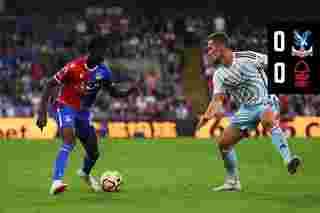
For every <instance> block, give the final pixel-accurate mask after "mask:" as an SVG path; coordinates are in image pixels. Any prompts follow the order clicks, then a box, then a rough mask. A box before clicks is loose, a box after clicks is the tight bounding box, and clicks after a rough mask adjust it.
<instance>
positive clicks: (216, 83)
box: [212, 68, 226, 95]
mask: <svg viewBox="0 0 320 213" xmlns="http://www.w3.org/2000/svg"><path fill="white" fill-rule="evenodd" d="M212 83H213V95H217V94H225V93H226V91H225V88H224V85H223V84H224V76H223V75H222V72H221V69H220V68H219V69H217V70H216V71H215V73H214V75H213V79H212Z"/></svg>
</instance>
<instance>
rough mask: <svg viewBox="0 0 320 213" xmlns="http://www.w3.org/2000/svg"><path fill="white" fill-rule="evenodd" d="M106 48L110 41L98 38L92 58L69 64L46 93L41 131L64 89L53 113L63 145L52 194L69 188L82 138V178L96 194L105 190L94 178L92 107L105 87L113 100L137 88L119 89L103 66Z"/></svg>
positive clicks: (95, 148) (91, 49)
mask: <svg viewBox="0 0 320 213" xmlns="http://www.w3.org/2000/svg"><path fill="white" fill-rule="evenodd" d="M106 49H107V43H106V40H105V39H104V38H103V37H95V38H94V39H93V40H92V41H91V42H90V44H89V47H88V51H89V53H88V55H87V56H84V57H80V58H78V59H75V60H73V61H71V62H70V63H68V64H66V65H65V66H64V67H63V69H62V70H60V71H59V72H57V73H56V74H55V75H54V76H53V78H51V79H50V80H49V81H48V82H47V84H46V87H45V89H44V91H43V95H42V99H41V103H40V110H39V112H38V119H37V126H38V127H39V128H40V129H43V128H44V127H45V126H46V124H47V110H48V105H49V100H50V99H51V98H52V97H53V96H54V93H55V91H56V88H57V87H60V91H61V92H60V95H59V96H58V98H57V99H56V101H55V102H54V105H53V108H54V109H53V110H54V117H55V120H56V122H57V125H58V127H59V131H60V134H61V136H62V138H63V144H62V145H61V147H60V149H59V152H58V154H57V158H56V160H55V164H54V173H53V182H52V185H51V188H50V194H53V195H54V194H58V193H60V192H64V191H65V190H66V188H67V184H65V183H63V180H62V178H63V176H64V172H65V168H66V166H67V161H68V158H69V154H70V153H71V151H72V150H73V148H74V146H75V142H76V138H79V140H80V142H81V144H82V145H83V148H84V149H85V151H86V155H85V157H84V160H83V167H82V168H81V169H80V170H78V175H79V176H80V177H81V178H82V179H83V180H84V181H85V183H86V184H87V185H88V186H89V187H90V188H91V189H92V190H93V191H95V192H97V191H100V189H101V187H100V185H99V182H98V181H97V179H96V178H94V177H93V176H91V175H90V171H91V169H92V168H93V166H94V165H95V163H96V161H97V159H98V157H99V151H98V141H97V136H96V131H95V129H94V127H93V126H92V124H91V120H90V119H91V113H90V107H91V106H92V105H93V104H94V102H95V99H96V96H97V93H98V92H99V90H100V89H101V88H103V89H106V90H107V91H108V92H109V94H110V95H111V96H113V97H125V96H127V95H129V94H130V93H132V92H133V91H135V90H136V87H134V86H133V87H131V88H128V89H127V90H119V89H118V87H117V86H116V85H117V84H116V83H115V78H114V75H113V74H112V71H111V70H110V69H109V68H108V67H107V66H106V65H104V64H103V61H104V56H105V52H106ZM118 81H119V79H118ZM120 81H121V79H120Z"/></svg>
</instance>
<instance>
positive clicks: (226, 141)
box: [218, 127, 241, 150]
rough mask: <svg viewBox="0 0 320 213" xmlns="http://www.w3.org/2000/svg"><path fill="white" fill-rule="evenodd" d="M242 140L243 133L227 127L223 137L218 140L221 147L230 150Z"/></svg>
mask: <svg viewBox="0 0 320 213" xmlns="http://www.w3.org/2000/svg"><path fill="white" fill-rule="evenodd" d="M240 139H241V131H240V130H239V129H237V128H234V127H227V128H226V129H225V130H224V132H223V135H222V137H221V138H220V139H219V140H218V144H219V147H221V148H222V149H227V150H228V149H229V148H230V147H232V146H234V145H235V144H237V143H238V142H239V140H240Z"/></svg>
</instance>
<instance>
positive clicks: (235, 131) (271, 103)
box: [197, 33, 302, 191]
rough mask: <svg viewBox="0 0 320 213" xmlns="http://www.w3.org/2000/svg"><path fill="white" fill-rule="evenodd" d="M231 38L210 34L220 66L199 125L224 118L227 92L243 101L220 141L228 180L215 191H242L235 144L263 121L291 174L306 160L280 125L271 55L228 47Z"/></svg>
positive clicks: (213, 57) (211, 49) (213, 55)
mask: <svg viewBox="0 0 320 213" xmlns="http://www.w3.org/2000/svg"><path fill="white" fill-rule="evenodd" d="M228 40H229V39H228V36H227V34H225V33H213V34H211V35H209V37H208V46H207V48H208V49H207V51H208V56H209V58H210V61H211V63H213V65H215V67H216V71H215V73H214V76H213V84H214V91H213V98H212V100H211V102H210V104H209V106H208V109H207V111H206V112H205V113H204V115H202V116H201V119H200V121H199V123H198V127H197V128H200V127H201V126H203V125H204V124H205V123H206V121H208V120H210V119H213V118H215V119H216V120H217V121H218V120H219V119H221V118H222V117H223V115H224V109H223V103H224V101H225V98H226V94H227V93H228V94H230V95H231V96H233V98H234V99H235V100H236V101H237V102H238V103H239V105H240V108H239V110H238V111H237V112H236V113H235V115H234V116H233V117H232V118H231V122H230V125H229V126H228V127H227V128H226V129H225V130H224V132H223V135H222V137H221V138H220V139H219V140H218V141H217V143H218V147H219V151H220V153H221V156H222V159H223V161H224V167H225V169H226V172H227V175H226V179H225V183H224V184H223V185H222V186H218V187H216V188H214V189H213V190H214V191H240V190H241V184H240V178H239V171H238V166H237V158H236V153H235V150H234V145H235V144H237V143H238V142H239V141H240V140H241V139H242V138H243V135H244V133H246V132H247V131H248V130H251V129H255V128H256V126H257V125H258V124H259V122H260V123H261V124H262V126H263V127H264V128H266V129H268V130H270V132H271V135H272V143H273V144H274V145H275V146H276V148H277V150H278V151H279V153H280V155H281V157H282V159H283V160H284V163H285V165H286V166H287V169H288V172H289V174H295V173H296V171H297V168H298V167H299V166H300V165H301V163H302V161H301V159H300V158H299V157H298V156H294V155H292V154H291V152H290V149H289V147H288V143H287V139H286V136H285V134H284V132H283V131H282V129H281V128H280V127H279V116H280V115H279V113H280V109H279V108H280V107H279V106H280V105H279V99H278V98H277V96H275V95H269V94H268V89H267V87H268V85H267V83H268V80H267V76H266V74H265V71H264V70H265V67H266V65H267V56H266V55H264V54H260V53H256V52H253V51H241V52H233V51H232V49H231V48H229V47H228Z"/></svg>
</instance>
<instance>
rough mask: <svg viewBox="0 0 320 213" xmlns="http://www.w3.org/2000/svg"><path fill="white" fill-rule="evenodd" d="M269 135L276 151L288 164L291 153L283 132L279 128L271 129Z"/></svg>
mask: <svg viewBox="0 0 320 213" xmlns="http://www.w3.org/2000/svg"><path fill="white" fill-rule="evenodd" d="M271 134H272V143H273V144H274V145H275V146H276V148H277V149H278V151H279V153H280V155H281V157H282V159H283V160H284V161H285V162H286V163H288V162H289V161H290V160H291V153H290V149H289V146H288V143H287V139H286V136H285V135H284V132H283V131H282V129H281V128H280V127H273V128H272V129H271Z"/></svg>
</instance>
